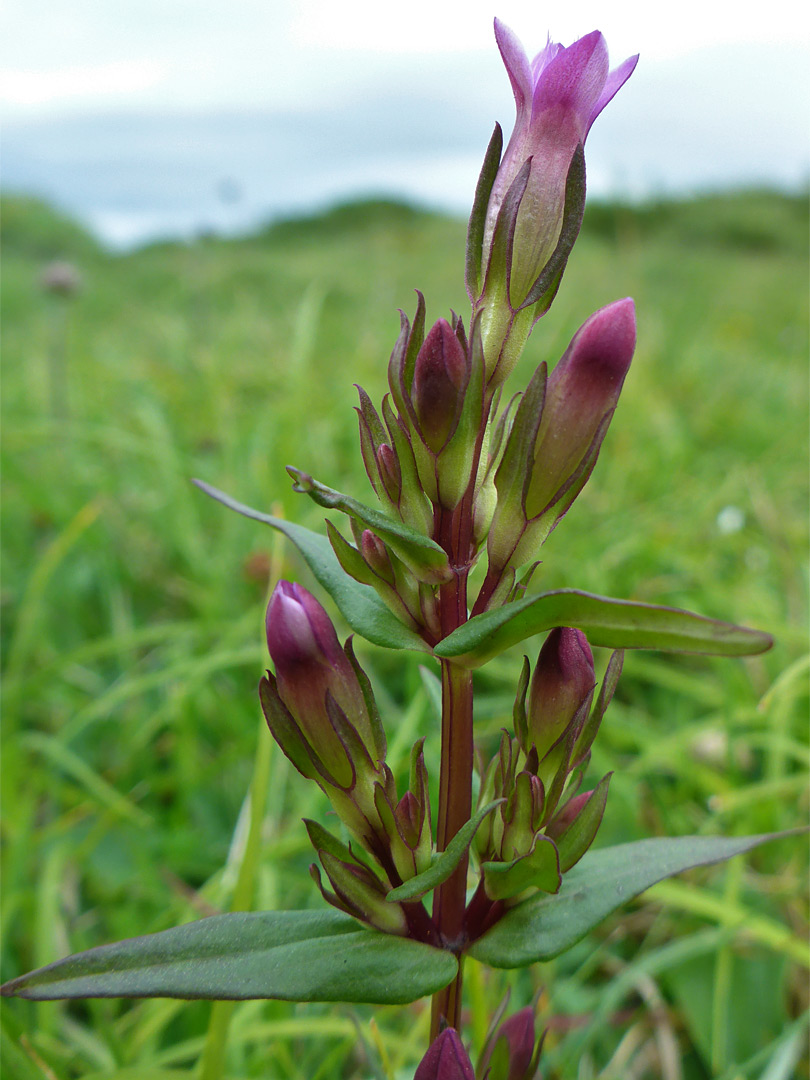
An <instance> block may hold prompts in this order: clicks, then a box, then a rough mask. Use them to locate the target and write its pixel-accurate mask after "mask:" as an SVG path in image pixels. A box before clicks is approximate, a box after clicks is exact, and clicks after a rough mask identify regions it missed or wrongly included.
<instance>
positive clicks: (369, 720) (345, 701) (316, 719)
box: [259, 581, 388, 851]
mask: <svg viewBox="0 0 810 1080" xmlns="http://www.w3.org/2000/svg"><path fill="white" fill-rule="evenodd" d="M267 645H268V648H269V650H270V655H271V657H272V659H273V662H274V664H275V667H276V674H275V676H274V675H273V674H272V673H271V672H269V671H268V672H267V675H266V677H265V678H264V679H262V681H261V684H260V686H259V696H260V699H261V703H262V708H263V710H264V714H265V717H266V719H267V724H268V727H269V728H270V731H271V732H272V734H273V737H274V738H275V739H276V741H277V742H278V744H279V746H281V749H282V750H283V751H284V753H285V754H286V755H287V757H288V758H289V759H290V760H291V761H292V763H293V764H294V765H295V767H296V768H297V769H298V770H299V772H301V773H303V775H304V776H307V777H309V778H310V779H312V780H315V781H316V782H317V783H318V784H319V785H320V787H321V788H322V789H323V790H324V791H325V792H326V794H327V795H328V796H329V798H330V800H331V802H332V805H333V806H334V808H335V810H336V811H337V813H338V814H339V815H340V817H341V818H342V819H343V821H344V822H345V823H346V825H347V826H348V827H349V828H350V829H351V830H352V831H353V832H354V833H355V835H356V836H358V837H359V838H360V839H361V840H362V841H363V843H364V844H365V845H366V846H367V847H368V848H369V849H370V850H371V851H376V850H379V844H380V837H381V835H382V833H383V829H382V823H381V822H380V820H379V817H378V815H377V812H376V808H375V805H374V787H375V784H377V783H379V782H383V783H385V782H387V777H388V774H387V772H386V766H385V763H384V761H385V735H384V733H383V729H382V724H381V723H380V718H379V715H378V713H377V707H376V704H375V702H374V696H373V694H372V692H371V686H370V684H369V681H368V678H367V677H366V675H365V673H364V672H363V670H362V668H361V667H360V665H359V664H358V663H357V661H356V660H355V658H354V654H353V652H352V650H351V645H350V642H347V643H346V649H345V651H344V650H343V649H341V647H340V644H339V642H338V639H337V634H336V633H335V628H334V626H333V625H332V622H331V620H330V619H329V616H328V615H327V614H326V612H325V611H324V609H323V608H322V607H321V605H320V604H319V603H318V601H317V600H316V599H315V597H314V596H312V595H311V594H310V593H309V592H307V590H306V589H305V588H303V587H302V586H301V585H295V584H291V583H290V582H288V581H280V582H279V583H278V585H277V586H276V588H275V590H274V592H273V595H272V597H271V598H270V604H269V606H268V608H267Z"/></svg>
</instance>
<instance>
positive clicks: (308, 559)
mask: <svg viewBox="0 0 810 1080" xmlns="http://www.w3.org/2000/svg"><path fill="white" fill-rule="evenodd" d="M193 483H194V484H196V485H197V487H198V488H199V489H200V490H201V491H204V492H205V494H206V495H210V496H211V498H212V499H216V500H217V502H221V503H222V505H223V506H227V507H228V509H229V510H235V511H236V513H237V514H242V515H243V516H244V517H247V518H252V519H253V520H254V521H262V522H264V524H265V525H269V526H270V527H271V528H273V529H278V531H279V532H281V533H283V534H284V535H285V536H286V537H287V539H288V540H291V541H292V543H293V544H295V546H296V547H297V548H298V550H299V551H300V553H301V556H302V557H303V559H304V562H305V563H306V564H307V566H308V567H309V568H310V570H311V571H312V573H313V574H314V575H315V578H316V580H317V581H318V583H319V584H320V585H321V586H322V587H323V588H324V589H325V590H326V592H328V593H329V595H330V596H331V597H332V599H333V600H334V601H335V603H336V604H337V606H338V608H339V609H340V613H341V615H342V616H343V618H344V619H345V620H346V622H347V623H348V624H349V626H350V627H351V628H352V630H354V631H355V633H357V634H360V636H361V637H364V638H366V639H367V640H368V641H372V642H373V643H374V644H375V645H381V646H382V647H383V648H385V649H414V650H417V651H419V652H429V651H430V650H429V648H428V646H427V644H426V643H425V642H424V641H423V640H422V639H421V638H420V637H419V635H418V634H415V633H414V632H413V631H412V630H409V629H408V627H407V626H403V625H402V623H401V622H400V621H399V619H397V618H396V616H395V615H393V614H392V613H391V612H390V611H389V610H388V608H387V607H386V606H385V604H384V603H383V602H382V600H380V598H379V596H377V594H376V592H375V591H374V590H373V589H372V588H369V586H368V585H361V584H360V582H359V581H355V580H354V579H353V578H351V577H349V576H348V574H346V573H344V571H343V569H342V567H341V565H340V563H339V562H338V560H337V557H336V555H335V553H334V551H332V546H331V544H330V543H329V541H328V540H327V539H326V537H325V536H320V535H319V534H318V533H316V532H313V531H312V530H311V529H306V528H304V526H303V525H296V524H294V523H293V522H291V521H284V520H283V519H282V518H276V517H273V516H272V515H271V514H263V513H262V512H261V511H260V510H254V509H253V508H252V507H250V506H246V505H245V504H244V503H240V502H237V500H236V499H232V498H231V497H230V495H226V494H225V493H224V492H223V491H218V490H217V488H215V487H212V486H211V485H210V484H206V483H205V482H204V481H203V480H194V481H193Z"/></svg>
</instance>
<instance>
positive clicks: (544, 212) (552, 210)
mask: <svg viewBox="0 0 810 1080" xmlns="http://www.w3.org/2000/svg"><path fill="white" fill-rule="evenodd" d="M495 38H496V41H497V43H498V48H499V49H500V52H501V56H502V58H503V62H504V64H505V65H506V70H507V73H508V75H509V80H510V82H511V84H512V91H513V93H514V95H515V105H516V108H517V117H516V120H515V127H514V130H513V132H512V137H511V138H510V140H509V144H508V146H507V148H506V153H505V154H504V156H503V160H502V161H501V164H500V168H499V170H498V174H497V177H496V179H495V183H494V185H493V188H492V191H491V194H490V197H489V205H488V207H487V216H486V224H485V230H484V250H483V266H484V268H486V266H487V262H488V256H489V250H490V247H491V243H492V236H493V233H494V230H495V224H496V221H497V217H498V212H499V210H500V208H501V205H502V204H503V202H504V199H505V197H506V194H507V192H508V191H509V188H510V187H511V185H512V183H513V182H514V180H515V179H516V177H517V176H518V173H520V171H521V169H522V168H523V167H524V166H525V164H526V162H527V161H528V160H529V159H530V158H531V168H530V173H529V178H528V184H527V187H526V191H525V193H524V195H523V198H522V200H521V203H520V210H519V213H518V216H517V222H516V227H515V235H514V245H513V249H514V255H513V259H512V266H511V289H510V294H511V301H512V303H513V304H514V305H518V304H520V303H521V301H522V300H523V298H524V297H525V296H526V294H527V293H528V291H529V290H530V288H531V286H532V285H533V283H534V281H535V279H536V278H537V277H538V275H539V274H540V272H541V271H542V269H543V267H544V266H545V265H546V263H547V262H548V260H549V258H550V256H551V254H552V252H553V251H554V248H555V246H556V244H557V240H558V237H559V234H560V228H561V225H562V219H563V206H564V202H565V186H566V179H567V176H568V170H569V167H570V165H571V162H572V159H573V157H574V153H575V151H576V149H577V146H578V145H580V144H584V142H585V139H586V137H587V134H588V132H589V130H590V128H591V125H592V124H593V122H594V120H595V119H596V117H597V116H598V115H599V113H600V112H601V111H602V109H604V107H605V106H606V105H607V104H608V102H609V101H610V100H611V98H612V97H613V96H614V95H615V94H616V93H617V91H618V90H619V89H620V88H621V87H622V85H623V84H624V83H625V82H626V81H627V79H628V78H629V77H630V75H631V74H632V72H633V69H634V68H635V66H636V62H637V61H638V56H632V57H630V58H629V59H627V60H625V61H624V63H622V64H620V65H619V67H618V68H616V69H615V70H614V71H609V65H608V50H607V45H606V44H605V39H604V38H603V37H602V35H601V33H600V32H599V31H598V30H594V31H593V32H592V33H590V34H587V35H586V36H585V37H583V38H580V39H579V41H575V42H574V44H573V45H570V46H569V47H568V48H564V47H563V46H562V45H559V44H557V43H556V42H552V41H548V43H547V44H546V47H545V48H544V49H542V50H541V51H540V52H539V53H538V54H537V56H535V58H534V60H532V61H531V62H530V61H529V58H528V56H527V55H526V53H525V51H524V49H523V46H522V45H521V44H520V42H519V41H518V39H517V37H516V36H515V35H514V34H513V33H512V31H511V30H510V29H509V28H508V27H507V26H504V24H503V23H501V22H499V21H498V20H497V19H496V20H495Z"/></svg>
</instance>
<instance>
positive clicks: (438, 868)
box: [386, 799, 505, 902]
mask: <svg viewBox="0 0 810 1080" xmlns="http://www.w3.org/2000/svg"><path fill="white" fill-rule="evenodd" d="M502 802H505V800H504V799H495V800H494V801H493V802H491V803H488V804H487V805H486V806H482V807H481V809H480V810H479V811H478V813H477V814H474V815H473V817H471V818H470V820H469V821H468V822H467V823H466V825H462V826H461V828H460V829H459V830H458V832H457V833H456V835H455V836H454V837H453V839H452V840H451V841H450V843H449V844H448V845H447V847H446V848H445V850H444V851H442V852H441V853H440V854H439V855H436V856H435V858H434V860H433V863H432V864H431V866H430V867H429V868H428V869H427V870H425V871H424V873H421V874H417V875H416V877H412V878H409V879H408V881H406V882H405V884H404V885H400V886H399V887H398V888H396V889H392V890H391V892H389V893H388V895H387V896H386V900H388V901H389V902H391V901H394V900H400V901H401V900H418V899H419V897H421V896H424V895H425V894H426V893H429V892H430V891H431V890H432V889H435V888H438V886H439V885H442V884H443V883H444V882H445V881H447V879H448V878H449V877H450V875H451V874H452V873H453V871H454V870H455V868H456V867H457V866H458V864H459V863H460V862H461V860H462V858H463V857H464V855H465V854H466V852H467V849H468V848H469V846H470V844H471V843H472V840H473V837H474V836H475V834H476V832H477V831H478V827H479V825H480V824H481V822H482V821H483V820H484V818H485V817H486V816H487V814H491V813H492V811H493V810H494V809H495V807H496V806H500V804H501V803H502Z"/></svg>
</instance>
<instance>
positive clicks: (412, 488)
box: [382, 394, 433, 536]
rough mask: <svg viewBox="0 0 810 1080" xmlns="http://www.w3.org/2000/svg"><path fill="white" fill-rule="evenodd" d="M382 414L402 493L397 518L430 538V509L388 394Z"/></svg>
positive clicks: (409, 446) (431, 525) (407, 443)
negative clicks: (397, 465) (395, 458)
mask: <svg viewBox="0 0 810 1080" xmlns="http://www.w3.org/2000/svg"><path fill="white" fill-rule="evenodd" d="M382 412H383V419H384V420H385V425H386V427H387V428H388V434H389V435H390V437H391V445H392V446H393V448H394V451H395V452H396V455H397V458H398V459H399V469H400V475H401V478H402V493H401V495H400V503H399V514H400V517H401V518H402V520H403V521H404V522H405V524H406V525H410V527H411V528H412V529H416V531H417V532H420V533H424V534H425V536H429V535H430V533H431V531H432V529H433V508H432V507H431V505H430V503H429V501H428V498H427V496H426V494H425V492H424V491H423V489H422V484H421V482H420V480H419V472H418V470H417V468H416V458H415V457H414V455H413V445H412V443H411V439H410V437H409V436H408V434H407V433H406V431H405V429H404V427H403V425H402V423H400V421H399V420H398V419H397V417H396V414H395V413H394V410H393V408H392V407H391V401H390V398H389V396H388V394H386V395H385V397H384V398H383V401H382Z"/></svg>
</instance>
